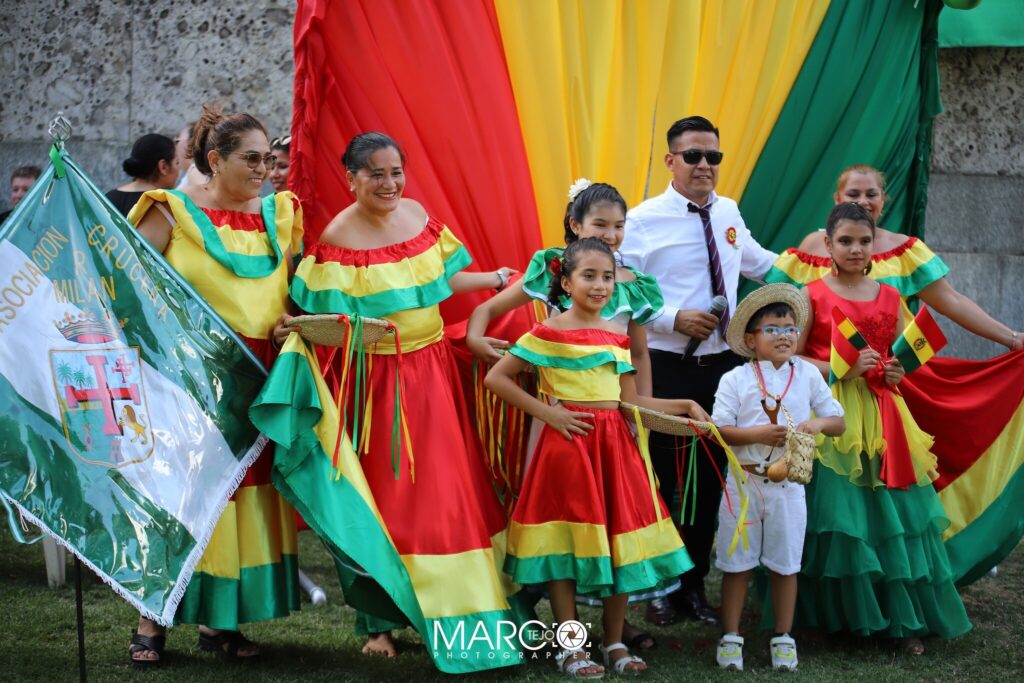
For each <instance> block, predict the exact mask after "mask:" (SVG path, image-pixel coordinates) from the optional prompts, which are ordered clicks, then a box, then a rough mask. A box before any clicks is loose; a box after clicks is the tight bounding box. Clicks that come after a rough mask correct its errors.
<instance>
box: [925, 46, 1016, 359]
mask: <svg viewBox="0 0 1024 683" xmlns="http://www.w3.org/2000/svg"><path fill="white" fill-rule="evenodd" d="M939 75H940V78H941V84H942V86H941V92H942V104H943V109H944V111H943V113H942V114H940V115H939V116H938V117H937V118H936V119H935V130H934V137H933V151H932V177H931V182H930V183H929V186H928V213H927V216H926V218H927V221H926V227H927V232H926V235H925V237H926V240H927V242H928V244H929V246H931V247H932V249H934V250H935V251H936V252H938V253H939V255H940V256H942V258H943V259H944V260H945V261H946V263H947V264H949V267H950V274H949V276H948V280H949V282H950V284H952V285H953V286H954V287H955V288H956V289H957V290H958V291H960V292H962V293H963V294H965V295H967V296H968V297H970V298H971V299H973V300H974V301H976V302H977V303H978V304H980V305H981V306H982V307H983V308H984V309H985V310H986V311H988V312H989V313H990V314H991V315H993V316H994V317H995V318H996V319H997V320H1000V321H1002V322H1003V323H1005V324H1007V325H1009V326H1010V327H1011V328H1013V329H1015V330H1024V117H1021V115H1020V103H1021V101H1022V99H1024V49H1021V48H957V49H944V50H940V51H939ZM940 324H941V325H942V327H943V330H944V331H945V332H946V334H947V336H948V337H949V340H950V346H949V348H948V350H947V351H946V352H945V354H944V355H955V356H961V357H967V358H987V357H989V356H992V355H995V354H998V353H1001V352H1002V351H1005V348H1004V347H1001V346H999V345H997V344H995V343H992V342H990V341H987V340H984V339H980V338H978V337H975V336H974V335H971V334H969V333H967V332H966V331H964V330H962V329H961V328H959V327H958V326H957V325H955V324H953V323H951V322H950V321H948V320H944V319H941V320H940Z"/></svg>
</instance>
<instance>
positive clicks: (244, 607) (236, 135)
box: [128, 106, 302, 666]
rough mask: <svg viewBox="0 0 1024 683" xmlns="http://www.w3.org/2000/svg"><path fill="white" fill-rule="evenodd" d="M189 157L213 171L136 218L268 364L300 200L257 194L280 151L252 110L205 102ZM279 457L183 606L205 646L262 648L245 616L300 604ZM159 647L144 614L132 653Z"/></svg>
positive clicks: (237, 499) (237, 497) (147, 200)
mask: <svg viewBox="0 0 1024 683" xmlns="http://www.w3.org/2000/svg"><path fill="white" fill-rule="evenodd" d="M190 156H191V157H192V158H193V159H194V161H195V164H196V167H197V168H198V169H199V170H200V171H201V172H203V173H204V174H206V175H208V176H210V182H209V183H207V184H205V185H188V186H186V187H185V188H184V189H183V190H181V191H177V190H153V191H150V192H147V193H146V194H144V195H143V196H142V198H141V199H140V200H139V202H138V204H136V205H135V208H133V209H132V211H131V213H130V214H129V216H128V220H129V221H131V222H132V223H133V224H134V225H136V226H137V227H138V229H139V232H140V233H141V234H142V235H143V236H144V237H145V238H146V239H147V240H149V241H150V243H152V244H153V246H154V247H156V248H157V249H158V250H159V251H160V252H162V253H163V255H164V256H165V257H166V258H167V261H168V262H169V263H170V264H171V265H172V266H173V267H174V268H175V269H177V271H178V272H179V273H180V274H181V276H182V277H184V278H185V279H186V280H187V281H188V282H189V283H190V284H191V285H192V286H193V287H194V288H195V289H196V291H197V292H199V294H200V295H201V296H202V297H203V298H205V299H206V300H207V302H209V303H210V305H211V306H213V308H214V310H216V311H217V313H218V314H220V316H221V317H223V318H224V320H225V321H227V322H228V324H229V325H231V327H232V328H233V329H234V330H235V331H236V332H237V333H238V334H239V335H240V336H241V337H242V339H243V340H244V341H245V342H246V344H248V346H249V348H250V349H251V350H252V351H253V353H254V354H255V355H256V356H257V357H258V358H259V359H260V360H261V361H262V362H263V363H264V364H265V365H266V366H267V367H270V365H271V363H272V362H273V360H274V357H275V355H276V353H277V351H276V347H274V346H273V343H272V331H273V329H274V327H275V325H276V324H277V323H278V322H279V320H281V319H283V316H284V315H285V312H286V308H287V305H288V282H289V279H290V277H291V264H292V262H293V260H292V254H293V253H297V252H298V250H299V249H300V248H301V243H302V209H301V207H300V206H299V202H298V200H297V199H296V198H295V196H294V195H293V194H292V193H290V192H281V193H277V194H274V195H271V196H269V197H265V198H263V199H262V200H261V199H260V196H259V195H260V188H261V186H262V185H263V181H264V180H265V179H266V177H267V174H268V173H269V172H270V169H271V168H272V167H273V166H274V156H273V155H272V154H271V153H270V143H269V142H268V141H267V132H266V128H264V127H263V124H262V123H260V122H259V121H258V120H256V119H255V118H254V117H252V116H251V115H249V114H245V113H235V114H225V113H223V112H221V111H219V110H218V109H215V108H212V107H209V106H204V107H203V114H202V117H201V118H200V120H199V122H198V123H197V124H196V128H195V131H194V134H193V136H192V147H191V149H190ZM255 256H259V257H263V258H260V259H255V258H254V257H255ZM272 457H273V453H272V452H271V451H270V450H269V449H265V450H264V451H263V453H262V454H261V455H260V456H259V458H258V459H257V460H256V462H255V463H254V464H253V465H252V467H251V468H250V469H249V471H248V472H247V474H246V476H245V479H244V480H243V481H242V483H241V485H240V486H239V488H238V490H237V491H236V492H235V494H234V495H233V496H232V497H231V500H230V502H229V503H228V506H227V507H226V508H225V510H224V513H223V514H222V515H221V518H220V520H219V521H218V523H217V527H216V529H215V530H214V532H213V536H212V537H211V539H210V543H209V545H208V546H207V549H206V552H205V553H204V554H203V557H202V558H201V559H200V561H199V564H198V565H197V566H196V570H195V574H193V576H192V581H191V583H189V585H188V590H187V591H186V593H185V596H184V598H183V599H182V601H181V606H180V607H179V609H178V614H177V621H178V622H180V623H186V624H201V626H200V627H199V647H200V649H203V650H206V651H212V652H217V653H220V654H223V655H224V656H226V657H227V658H229V659H245V660H248V659H252V658H253V657H257V656H258V655H259V648H258V647H257V646H256V644H255V643H253V642H251V641H249V640H247V639H246V638H245V637H244V636H242V634H241V633H239V631H238V626H239V624H242V623H247V622H253V621H261V620H266V619H274V618H277V617H284V616H287V615H288V613H289V612H290V611H291V610H295V609H298V608H299V597H298V596H299V588H298V578H297V573H296V572H297V570H296V567H297V565H296V532H295V511H294V510H293V509H292V508H291V506H289V505H288V504H287V503H285V501H284V500H283V499H282V498H281V496H280V495H279V494H278V493H277V491H276V490H274V488H273V487H272V486H271V484H270V472H271V464H272V463H271V460H272ZM163 647H164V633H163V629H162V628H161V627H160V626H158V625H157V624H156V623H154V622H151V621H149V620H148V619H143V618H140V620H139V628H138V630H137V631H136V632H135V634H133V638H132V641H131V646H130V647H129V653H130V656H131V659H132V662H133V663H135V664H136V665H137V666H152V665H154V664H158V663H159V662H160V660H161V656H162V654H163Z"/></svg>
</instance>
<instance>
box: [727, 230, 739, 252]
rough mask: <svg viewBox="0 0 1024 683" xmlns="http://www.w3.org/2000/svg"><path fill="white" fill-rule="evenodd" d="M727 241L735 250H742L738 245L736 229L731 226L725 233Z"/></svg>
mask: <svg viewBox="0 0 1024 683" xmlns="http://www.w3.org/2000/svg"><path fill="white" fill-rule="evenodd" d="M725 241H726V242H728V243H729V244H731V245H732V248H733V249H739V248H740V245H738V244H736V228H734V227H732V226H730V227H729V228H728V229H727V230H726V231H725Z"/></svg>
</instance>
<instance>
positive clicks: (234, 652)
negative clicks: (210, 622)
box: [199, 631, 260, 662]
mask: <svg viewBox="0 0 1024 683" xmlns="http://www.w3.org/2000/svg"><path fill="white" fill-rule="evenodd" d="M250 645H253V646H255V645H256V643H254V642H252V641H251V640H249V639H248V638H246V637H245V636H243V635H242V634H241V633H239V632H238V631H220V632H219V633H211V634H206V633H203V632H202V631H200V632H199V649H200V650H203V651H204V652H217V653H220V654H222V655H224V657H225V658H227V659H230V660H232V661H236V662H247V661H249V660H252V659H258V658H259V656H260V653H259V652H257V653H256V654H252V655H240V654H238V651H239V650H241V649H242V648H243V647H247V646H250Z"/></svg>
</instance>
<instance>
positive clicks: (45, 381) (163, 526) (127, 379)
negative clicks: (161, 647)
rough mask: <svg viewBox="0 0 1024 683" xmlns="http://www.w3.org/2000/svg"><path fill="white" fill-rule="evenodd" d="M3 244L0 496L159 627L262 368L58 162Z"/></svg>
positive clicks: (246, 452) (231, 477)
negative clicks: (80, 560)
mask: <svg viewBox="0 0 1024 683" xmlns="http://www.w3.org/2000/svg"><path fill="white" fill-rule="evenodd" d="M52 156H53V157H54V159H55V163H54V164H51V165H50V166H49V167H48V168H47V169H46V171H44V172H43V175H42V176H41V177H40V178H39V180H38V181H37V182H36V184H35V185H33V187H32V191H31V193H30V194H29V195H28V196H27V197H25V199H23V200H22V201H21V203H20V204H18V207H17V209H16V210H15V212H14V213H13V214H12V216H11V217H10V218H9V219H8V220H7V222H5V223H4V226H3V231H2V233H0V497H2V498H3V500H4V501H6V502H8V503H13V505H14V506H15V507H16V508H17V510H18V511H19V512H20V514H21V515H22V517H23V518H24V519H27V520H29V521H31V522H32V523H34V524H36V525H38V526H39V527H40V528H42V529H43V530H45V531H46V532H47V533H49V534H51V535H52V536H54V537H55V538H57V540H58V541H59V542H60V543H61V544H63V545H65V546H66V547H67V548H69V549H70V550H71V551H72V552H73V553H74V554H75V555H77V556H78V557H79V558H81V559H82V561H83V562H85V563H86V564H87V565H88V566H89V567H90V568H91V569H92V570H93V571H95V572H96V573H97V574H98V575H99V576H101V577H102V578H103V580H104V581H106V582H107V583H108V584H110V585H111V586H112V587H113V588H114V590H115V591H116V592H117V593H118V594H120V595H121V596H122V597H124V598H126V599H127V600H128V601H129V602H130V603H131V604H132V605H133V606H134V607H136V608H137V609H138V610H139V611H140V612H141V613H142V614H143V615H144V616H146V617H148V618H150V619H153V620H155V621H158V622H159V623H161V624H164V625H170V624H171V622H172V621H173V618H174V614H175V609H176V606H177V604H178V602H179V601H180V600H181V598H182V596H183V594H184V592H185V588H186V586H187V584H188V581H189V578H190V576H191V574H192V571H193V568H194V567H195V565H196V563H197V562H198V560H199V558H200V556H201V555H202V553H203V549H204V547H205V546H206V543H207V541H208V540H209V538H210V535H211V533H212V532H213V529H214V526H215V524H216V522H217V519H218V518H219V517H220V514H221V511H222V510H223V509H224V507H225V505H226V504H227V502H228V498H229V496H230V495H231V494H232V492H233V491H234V490H235V488H236V487H237V486H238V484H239V482H240V481H241V479H242V478H243V476H244V475H245V472H246V468H247V467H248V466H249V464H251V461H252V460H253V459H254V458H255V457H256V455H257V454H258V453H259V447H260V446H261V445H262V444H263V443H264V442H265V441H266V439H265V437H261V436H260V435H259V433H258V432H257V431H256V429H255V428H254V427H252V425H251V424H250V423H249V421H248V418H247V410H248V407H249V404H250V403H251V402H252V401H253V400H254V399H255V398H256V396H257V394H258V392H259V390H260V388H261V387H262V385H263V382H264V381H265V379H266V370H265V369H264V368H263V366H262V365H261V364H260V363H259V361H258V360H256V358H255V357H254V356H253V355H252V354H251V352H250V351H249V350H248V348H247V347H246V346H245V344H244V343H243V342H242V341H241V340H240V339H239V338H238V337H237V336H236V335H235V334H234V333H233V332H232V331H231V329H230V328H229V327H228V326H227V325H226V324H225V323H224V322H223V321H222V320H221V319H220V318H219V317H218V316H217V315H216V314H215V313H214V312H213V310H212V309H211V308H210V307H209V306H208V305H207V304H206V303H205V302H203V300H202V299H201V298H200V297H199V296H198V295H197V294H195V292H193V290H192V289H191V288H190V287H189V286H188V284H186V283H185V282H184V281H183V280H181V279H180V278H179V277H178V276H177V275H176V274H175V273H174V271H173V270H172V269H171V268H170V267H168V266H167V264H166V262H165V261H164V260H163V258H162V257H161V256H160V254H158V253H157V252H156V251H154V250H153V248H152V247H150V246H149V244H148V243H146V241H145V240H144V239H142V238H141V237H140V236H139V235H138V234H137V233H136V232H135V231H134V229H132V228H131V226H129V225H128V223H126V222H125V220H124V218H123V217H122V216H121V215H120V214H119V213H118V212H117V210H116V209H115V208H114V207H113V206H112V205H110V203H109V202H108V201H107V200H106V198H105V197H103V195H102V194H101V193H100V192H99V191H98V190H97V189H96V188H95V187H94V186H93V185H92V183H90V182H89V180H88V178H86V177H85V175H84V174H83V173H82V172H81V171H80V170H79V169H78V167H77V166H75V164H74V163H73V162H72V161H71V160H70V159H69V158H67V157H66V156H62V155H60V154H58V153H57V151H56V150H55V153H54V154H53V155H52Z"/></svg>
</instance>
